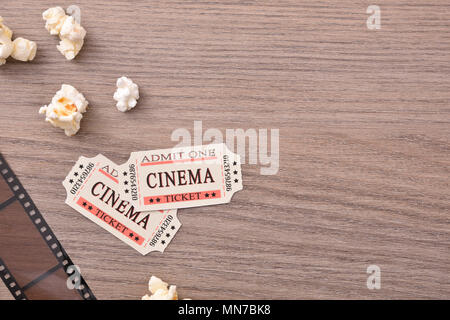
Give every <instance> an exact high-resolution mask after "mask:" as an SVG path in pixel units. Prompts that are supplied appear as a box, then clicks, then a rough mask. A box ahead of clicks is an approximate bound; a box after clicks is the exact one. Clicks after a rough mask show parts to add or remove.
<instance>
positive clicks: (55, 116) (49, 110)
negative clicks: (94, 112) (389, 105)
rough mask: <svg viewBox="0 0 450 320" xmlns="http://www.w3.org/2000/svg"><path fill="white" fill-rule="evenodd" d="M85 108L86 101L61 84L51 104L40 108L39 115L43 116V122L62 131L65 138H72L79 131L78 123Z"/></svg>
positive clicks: (76, 92) (73, 89)
mask: <svg viewBox="0 0 450 320" xmlns="http://www.w3.org/2000/svg"><path fill="white" fill-rule="evenodd" d="M87 106H88V101H87V100H86V98H85V97H84V96H83V95H82V94H81V93H80V92H79V91H78V90H77V89H75V88H74V87H72V86H70V85H67V84H63V85H62V86H61V90H59V91H58V92H57V93H56V95H55V96H54V97H53V99H52V102H51V104H49V105H48V106H43V107H41V108H40V109H39V113H40V114H45V116H46V118H45V121H47V122H50V123H51V124H52V125H53V126H55V127H58V128H61V129H64V132H65V134H66V135H67V136H73V135H74V134H76V133H77V132H78V130H79V129H80V121H81V119H82V118H83V113H84V112H86V109H87Z"/></svg>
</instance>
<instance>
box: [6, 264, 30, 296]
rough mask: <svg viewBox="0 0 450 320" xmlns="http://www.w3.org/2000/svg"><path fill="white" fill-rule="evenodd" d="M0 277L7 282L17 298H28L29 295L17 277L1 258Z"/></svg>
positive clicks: (10, 290)
mask: <svg viewBox="0 0 450 320" xmlns="http://www.w3.org/2000/svg"><path fill="white" fill-rule="evenodd" d="M0 278H1V279H2V280H3V282H4V283H5V285H6V287H7V288H8V290H9V292H11V294H12V296H13V297H14V298H15V299H16V300H27V296H26V295H25V293H24V292H23V290H22V288H21V287H20V286H19V285H18V283H17V281H16V279H15V278H14V276H13V275H12V273H11V272H10V271H9V269H8V267H7V266H6V264H5V262H4V261H3V260H2V259H1V258H0Z"/></svg>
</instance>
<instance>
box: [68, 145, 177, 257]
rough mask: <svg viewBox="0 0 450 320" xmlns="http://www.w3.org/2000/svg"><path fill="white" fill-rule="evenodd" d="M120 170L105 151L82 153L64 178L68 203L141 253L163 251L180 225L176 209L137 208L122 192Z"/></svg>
mask: <svg viewBox="0 0 450 320" xmlns="http://www.w3.org/2000/svg"><path fill="white" fill-rule="evenodd" d="M119 173H120V171H119V170H118V167H117V165H116V164H114V163H113V162H112V161H110V160H109V159H107V158H106V157H104V156H103V155H100V154H99V155H97V156H96V157H94V158H85V157H80V158H79V159H78V161H77V162H76V164H75V166H74V167H73V168H72V170H71V171H70V173H69V175H68V176H67V177H66V179H65V180H64V181H63V185H64V187H65V189H66V191H67V198H66V203H67V204H68V205H69V206H71V207H72V208H74V209H75V210H76V211H78V212H80V213H81V214H82V215H83V216H85V217H86V218H88V219H89V220H91V221H93V222H95V223H96V224H98V225H99V226H100V227H102V228H103V229H105V230H107V231H109V232H110V233H112V234H113V235H115V236H116V237H117V238H119V239H120V240H122V241H123V242H125V243H126V244H128V245H130V246H131V247H133V248H134V249H136V250H137V251H139V252H140V253H141V254H143V255H145V254H147V253H149V252H151V251H160V252H163V251H164V250H165V248H166V247H167V246H168V244H169V243H170V241H171V240H172V239H173V237H174V236H175V234H176V232H177V231H178V229H179V228H180V227H181V223H180V221H179V220H178V218H177V210H159V211H141V210H137V208H136V207H134V206H133V205H132V204H131V203H130V202H129V201H127V200H126V199H125V198H124V196H123V194H122V192H121V189H120V187H119Z"/></svg>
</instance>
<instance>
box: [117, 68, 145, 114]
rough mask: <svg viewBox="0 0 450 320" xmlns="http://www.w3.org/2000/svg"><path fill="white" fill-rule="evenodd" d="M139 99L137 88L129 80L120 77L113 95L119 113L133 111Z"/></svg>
mask: <svg viewBox="0 0 450 320" xmlns="http://www.w3.org/2000/svg"><path fill="white" fill-rule="evenodd" d="M138 99H139V87H138V86H137V84H135V83H134V82H133V81H132V80H131V79H128V78H127V77H121V78H119V79H117V90H116V92H115V93H114V100H116V101H117V104H116V107H117V109H118V110H119V111H122V112H126V111H128V110H131V109H133V108H134V107H135V106H136V104H137V100H138Z"/></svg>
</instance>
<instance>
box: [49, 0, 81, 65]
mask: <svg viewBox="0 0 450 320" xmlns="http://www.w3.org/2000/svg"><path fill="white" fill-rule="evenodd" d="M42 17H43V19H44V20H45V28H46V29H47V30H48V31H49V32H50V34H52V35H59V38H60V40H61V41H60V42H59V45H58V46H57V49H58V50H59V52H61V54H63V55H64V57H66V59H67V60H72V59H74V58H75V57H76V56H77V55H78V53H79V52H80V50H81V48H82V47H83V45H84V38H85V37H86V30H85V29H84V28H83V27H82V26H81V25H80V24H79V23H78V22H77V21H76V20H75V18H74V17H72V16H69V15H66V13H65V11H64V9H63V8H61V7H54V8H50V9H48V10H46V11H45V12H44V13H43V14H42Z"/></svg>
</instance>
